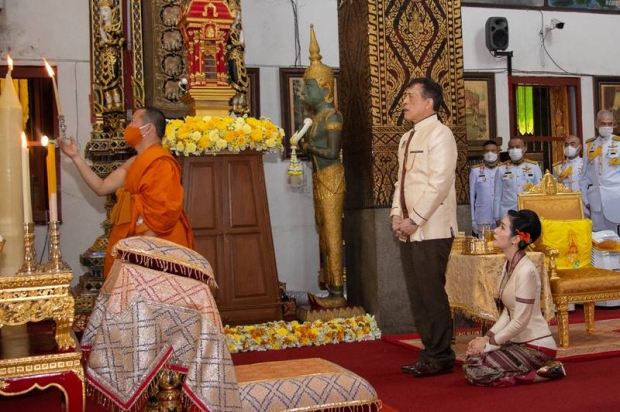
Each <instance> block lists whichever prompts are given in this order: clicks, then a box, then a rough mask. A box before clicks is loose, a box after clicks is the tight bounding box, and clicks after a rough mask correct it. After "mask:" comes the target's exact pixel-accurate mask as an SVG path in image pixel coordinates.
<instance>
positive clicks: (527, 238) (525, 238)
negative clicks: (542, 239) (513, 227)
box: [517, 230, 532, 246]
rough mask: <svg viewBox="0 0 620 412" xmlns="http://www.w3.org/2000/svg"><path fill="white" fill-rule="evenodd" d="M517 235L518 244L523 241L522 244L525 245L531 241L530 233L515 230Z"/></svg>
mask: <svg viewBox="0 0 620 412" xmlns="http://www.w3.org/2000/svg"><path fill="white" fill-rule="evenodd" d="M517 236H519V244H521V242H523V245H522V246H527V245H529V244H530V243H532V242H531V240H532V239H531V237H530V234H529V233H527V232H521V231H520V230H517Z"/></svg>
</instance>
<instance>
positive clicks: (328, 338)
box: [224, 314, 381, 353]
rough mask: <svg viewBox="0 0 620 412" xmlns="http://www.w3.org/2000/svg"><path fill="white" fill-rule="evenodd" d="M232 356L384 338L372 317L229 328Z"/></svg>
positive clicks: (271, 323) (229, 345) (227, 327)
mask: <svg viewBox="0 0 620 412" xmlns="http://www.w3.org/2000/svg"><path fill="white" fill-rule="evenodd" d="M224 333H225V334H226V338H227V341H228V350H229V351H230V353H239V352H249V351H265V350H279V349H287V348H299V347H302V346H312V345H314V346H321V345H327V344H330V343H332V344H333V343H341V342H359V341H365V340H375V339H379V338H381V330H379V327H378V326H377V321H376V320H375V317H374V316H372V315H368V314H366V315H363V316H356V317H353V318H347V319H343V318H336V319H331V320H328V321H322V320H317V321H314V322H304V323H299V322H297V321H292V322H284V321H277V322H267V323H263V324H260V325H250V326H235V327H230V326H226V327H225V328H224Z"/></svg>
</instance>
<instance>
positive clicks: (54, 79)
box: [43, 58, 62, 116]
mask: <svg viewBox="0 0 620 412" xmlns="http://www.w3.org/2000/svg"><path fill="white" fill-rule="evenodd" d="M43 62H45V69H46V70H47V74H49V76H50V77H51V78H52V86H53V87H54V99H56V111H57V112H58V116H62V109H61V108H60V99H59V98H58V86H57V85H56V78H55V74H54V69H52V66H50V64H49V63H48V62H47V60H46V59H45V58H43Z"/></svg>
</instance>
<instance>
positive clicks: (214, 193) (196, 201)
mask: <svg viewBox="0 0 620 412" xmlns="http://www.w3.org/2000/svg"><path fill="white" fill-rule="evenodd" d="M200 160H201V161H200V162H198V161H196V160H194V158H190V159H189V160H188V161H187V166H186V167H185V168H184V169H186V170H185V171H184V173H183V186H184V187H185V190H187V194H186V196H185V199H186V204H185V206H186V208H187V209H186V211H187V215H188V217H189V221H190V222H191V225H192V228H193V229H194V230H200V229H206V230H215V231H217V230H219V231H220V232H221V229H220V228H221V226H222V218H221V216H222V213H221V206H220V205H221V200H220V199H221V190H220V180H219V179H218V173H217V167H218V163H217V162H216V161H215V160H214V159H205V158H200Z"/></svg>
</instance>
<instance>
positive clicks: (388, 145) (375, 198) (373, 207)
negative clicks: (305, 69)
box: [338, 0, 469, 334]
mask: <svg viewBox="0 0 620 412" xmlns="http://www.w3.org/2000/svg"><path fill="white" fill-rule="evenodd" d="M338 27H339V41H340V84H339V94H340V103H339V105H340V110H341V111H342V113H343V117H344V126H343V143H342V145H343V153H344V165H345V170H346V179H347V198H346V204H345V223H344V225H345V239H346V261H347V293H348V300H349V302H350V303H351V304H358V305H362V306H364V308H365V309H366V310H368V311H369V312H370V313H372V314H374V315H375V316H376V318H377V322H378V323H379V326H380V327H381V329H382V330H383V332H384V333H388V334H392V333H404V332H411V331H412V330H413V328H414V326H413V320H412V317H411V311H410V307H409V298H408V296H407V293H406V288H405V281H404V274H403V272H402V268H401V260H400V254H399V249H398V241H397V240H396V239H395V238H394V237H393V236H392V234H391V227H390V218H389V214H390V208H391V202H392V194H393V191H394V183H395V181H396V178H397V170H398V142H399V140H400V138H401V136H402V135H403V133H405V132H406V131H408V130H410V129H411V127H412V125H411V124H410V123H407V122H406V121H405V120H404V118H403V115H402V110H401V109H402V96H403V93H404V91H405V88H406V85H407V84H408V83H409V81H410V80H411V79H413V78H415V77H430V78H432V79H433V80H435V81H436V82H438V83H439V84H440V85H441V86H442V87H443V90H444V99H445V103H444V106H443V107H442V108H441V110H440V113H439V116H440V119H441V120H442V121H443V122H444V123H445V124H446V125H448V126H449V127H450V128H451V129H452V131H453V133H454V135H455V138H456V140H457V146H458V164H457V182H456V190H457V198H458V203H459V204H463V205H464V206H460V207H459V213H460V214H464V213H465V212H467V213H469V207H468V206H467V205H466V203H467V202H468V193H467V192H468V189H467V184H468V182H467V179H468V173H467V139H466V128H465V99H464V97H465V90H464V81H463V50H462V47H463V43H462V33H461V5H460V1H451V0H428V1H424V2H420V1H409V0H368V1H367V2H356V1H355V2H354V1H349V0H343V1H341V2H340V6H339V9H338Z"/></svg>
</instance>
